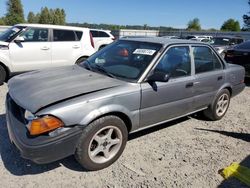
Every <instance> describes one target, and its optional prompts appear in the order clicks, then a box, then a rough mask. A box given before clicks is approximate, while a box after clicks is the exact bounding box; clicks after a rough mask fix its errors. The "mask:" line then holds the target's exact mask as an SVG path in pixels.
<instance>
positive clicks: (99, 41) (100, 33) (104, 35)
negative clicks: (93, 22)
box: [90, 29, 115, 50]
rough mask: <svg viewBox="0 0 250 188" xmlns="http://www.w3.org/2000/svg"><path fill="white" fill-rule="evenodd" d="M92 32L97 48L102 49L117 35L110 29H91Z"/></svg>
mask: <svg viewBox="0 0 250 188" xmlns="http://www.w3.org/2000/svg"><path fill="white" fill-rule="evenodd" d="M90 32H91V34H92V37H93V40H94V44H95V49H96V50H100V49H102V48H103V47H105V46H107V45H108V44H110V43H112V42H113V41H114V40H115V37H114V36H113V35H112V34H111V31H109V30H100V29H90Z"/></svg>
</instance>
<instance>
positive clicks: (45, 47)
mask: <svg viewBox="0 0 250 188" xmlns="http://www.w3.org/2000/svg"><path fill="white" fill-rule="evenodd" d="M41 50H49V47H47V46H44V47H42V48H41Z"/></svg>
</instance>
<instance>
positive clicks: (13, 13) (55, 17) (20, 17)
mask: <svg viewBox="0 0 250 188" xmlns="http://www.w3.org/2000/svg"><path fill="white" fill-rule="evenodd" d="M6 5H7V13H6V15H5V16H4V17H2V18H0V25H15V24H17V23H40V24H55V25H65V24H66V25H71V26H79V27H89V28H97V29H98V28H99V29H100V28H101V29H107V30H119V29H138V30H142V29H144V30H159V31H175V30H179V29H176V28H173V27H164V26H159V27H151V26H148V25H147V24H144V25H115V24H90V23H86V22H85V23H66V21H65V20H66V13H65V11H64V9H59V8H56V9H49V8H47V7H44V8H41V11H40V12H38V13H34V12H29V13H28V16H27V20H26V19H25V18H24V12H23V5H22V2H21V0H8V1H7V3H6ZM248 5H250V0H249V1H248ZM243 21H244V27H243V28H240V23H239V21H237V20H234V19H232V18H230V19H228V20H226V21H225V22H224V23H223V24H222V26H221V28H220V30H221V31H240V30H242V31H250V12H249V13H248V14H245V15H243ZM186 30H191V31H200V30H202V27H201V23H200V20H199V19H198V18H194V19H193V20H190V21H189V22H188V24H187V28H186ZM208 30H210V31H216V29H214V28H211V29H208Z"/></svg>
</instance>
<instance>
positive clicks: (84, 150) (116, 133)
mask: <svg viewBox="0 0 250 188" xmlns="http://www.w3.org/2000/svg"><path fill="white" fill-rule="evenodd" d="M127 139H128V131H127V127H126V125H125V123H124V122H123V121H122V120H121V119H120V118H119V117H117V116H113V115H110V116H104V117H101V118H100V119H97V120H95V121H94V122H92V123H90V124H89V125H87V127H86V128H85V129H84V130H83V132H82V135H81V137H80V139H79V142H78V144H77V146H76V152H75V158H76V160H77V161H78V162H79V163H80V164H81V165H82V166H83V167H84V168H85V169H87V170H100V169H103V168H106V167H108V166H109V165H111V164H112V163H114V162H115V161H116V160H117V159H118V158H119V157H120V155H121V154H122V152H123V150H124V148H125V146H126V142H127Z"/></svg>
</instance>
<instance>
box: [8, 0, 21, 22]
mask: <svg viewBox="0 0 250 188" xmlns="http://www.w3.org/2000/svg"><path fill="white" fill-rule="evenodd" d="M23 22H25V20H24V14H23V5H22V3H21V0H8V1H7V14H6V17H5V24H7V25H15V24H17V23H23Z"/></svg>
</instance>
